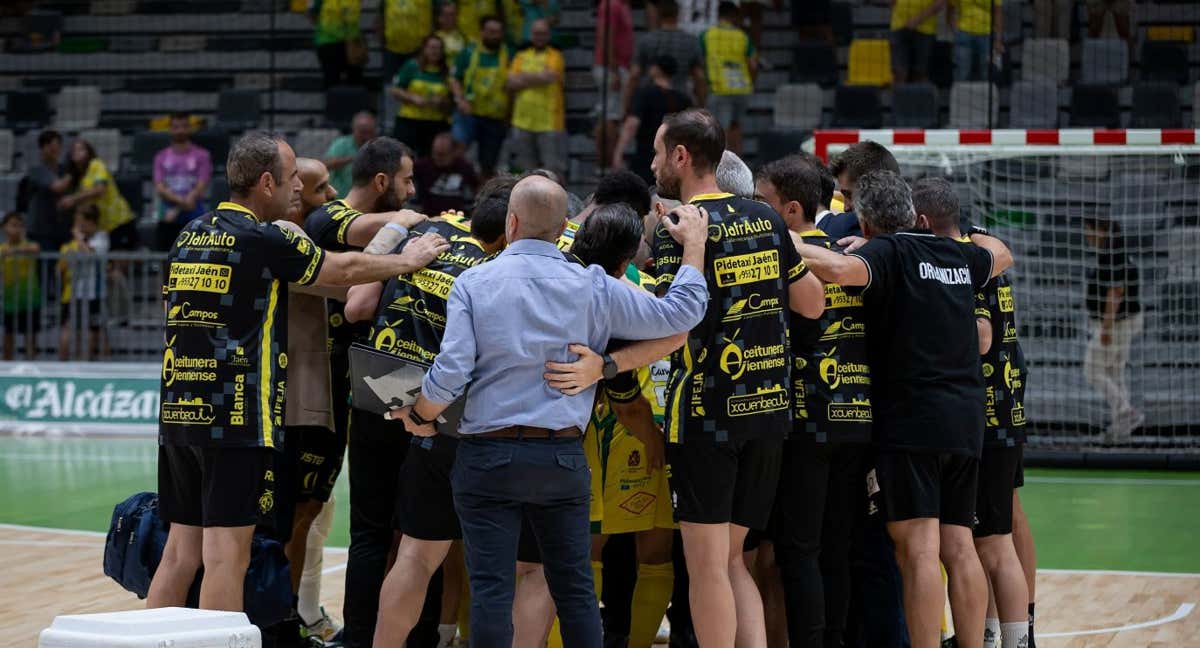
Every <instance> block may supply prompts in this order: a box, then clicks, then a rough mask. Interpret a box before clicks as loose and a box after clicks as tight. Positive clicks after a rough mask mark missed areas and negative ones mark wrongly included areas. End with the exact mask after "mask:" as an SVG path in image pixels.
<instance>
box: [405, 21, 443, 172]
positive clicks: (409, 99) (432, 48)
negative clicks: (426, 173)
mask: <svg viewBox="0 0 1200 648" xmlns="http://www.w3.org/2000/svg"><path fill="white" fill-rule="evenodd" d="M448 77H449V72H448V71H447V67H446V52H445V45H444V44H443V43H442V39H440V38H438V37H437V36H432V35H431V36H426V37H425V42H424V44H423V45H421V53H420V54H418V55H417V58H415V59H410V60H409V61H408V62H407V63H405V64H404V65H403V67H401V68H400V71H399V72H398V73H397V74H396V79H395V81H394V85H393V86H392V88H391V93H392V96H393V97H395V98H396V99H399V100H400V110H399V112H398V113H397V116H396V139H398V140H400V141H402V142H404V143H405V144H408V145H409V146H410V147H412V149H413V150H414V151H416V154H417V156H418V157H425V156H427V155H429V148H430V146H431V145H432V144H433V138H434V137H436V136H437V134H438V133H442V132H445V131H448V130H450V111H451V108H452V106H453V102H452V101H451V98H450V85H449V83H448V81H447V79H448Z"/></svg>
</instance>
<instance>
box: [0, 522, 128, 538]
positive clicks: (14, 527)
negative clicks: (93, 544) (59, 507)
mask: <svg viewBox="0 0 1200 648" xmlns="http://www.w3.org/2000/svg"><path fill="white" fill-rule="evenodd" d="M0 529H9V530H11V531H34V532H39V533H62V534H65V535H77V536H88V537H92V538H103V537H105V536H106V535H107V534H105V533H101V532H99V531H80V530H78V529H58V528H54V527H40V526H29V525H27V524H3V523H0Z"/></svg>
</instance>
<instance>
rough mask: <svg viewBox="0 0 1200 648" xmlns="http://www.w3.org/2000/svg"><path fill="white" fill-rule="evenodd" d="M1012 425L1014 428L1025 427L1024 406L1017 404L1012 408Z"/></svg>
mask: <svg viewBox="0 0 1200 648" xmlns="http://www.w3.org/2000/svg"><path fill="white" fill-rule="evenodd" d="M1011 414H1012V424H1013V426H1014V427H1016V426H1021V425H1025V406H1024V405H1021V404H1020V403H1017V405H1016V407H1013V408H1012V412H1011Z"/></svg>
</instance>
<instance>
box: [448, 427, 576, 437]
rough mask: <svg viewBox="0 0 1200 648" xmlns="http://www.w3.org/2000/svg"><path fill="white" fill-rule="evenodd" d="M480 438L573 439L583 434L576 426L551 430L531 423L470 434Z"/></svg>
mask: <svg viewBox="0 0 1200 648" xmlns="http://www.w3.org/2000/svg"><path fill="white" fill-rule="evenodd" d="M469 436H472V437H477V438H481V439H574V438H578V437H580V436H583V433H582V432H580V431H579V428H578V427H575V426H574V425H572V426H571V427H566V428H562V429H561V430H551V429H550V428H541V427H533V426H531V425H510V426H508V427H503V428H500V429H499V430H492V431H490V432H484V433H482V434H472V435H469Z"/></svg>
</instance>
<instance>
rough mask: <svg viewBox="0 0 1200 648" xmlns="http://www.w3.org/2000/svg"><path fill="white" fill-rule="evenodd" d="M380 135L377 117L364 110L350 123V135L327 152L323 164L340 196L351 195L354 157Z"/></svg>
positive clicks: (337, 141) (340, 139) (331, 183)
mask: <svg viewBox="0 0 1200 648" xmlns="http://www.w3.org/2000/svg"><path fill="white" fill-rule="evenodd" d="M378 135H379V126H378V124H377V123H376V121H375V115H373V114H372V113H371V112H370V111H368V110H362V111H359V112H358V113H355V115H354V119H353V120H352V121H351V122H350V134H349V135H341V136H339V137H338V138H337V139H335V140H333V142H332V143H330V145H329V150H328V151H325V159H324V160H322V162H324V163H325V166H326V168H328V169H329V184H330V185H332V186H333V188H334V189H335V190H337V193H338V195H339V196H345V195H346V194H348V193H350V187H351V186H352V182H353V180H352V178H351V177H350V176H351V171H352V169H351V166H352V165H353V164H354V156H355V155H356V154H357V153H358V149H360V148H362V147H363V145H364V144H366V143H367V142H369V141H371V140H373V139H375V138H376V137H377V136H378Z"/></svg>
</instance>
